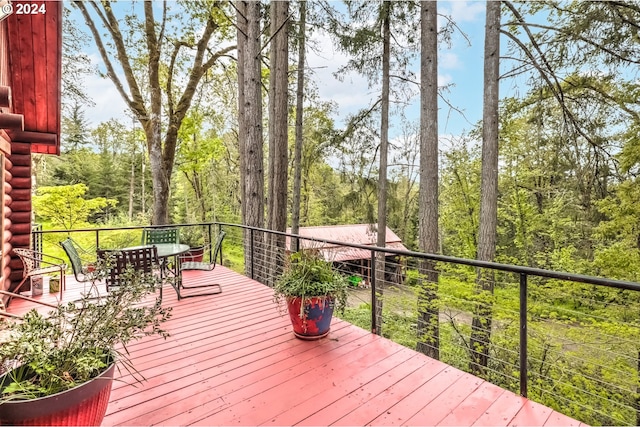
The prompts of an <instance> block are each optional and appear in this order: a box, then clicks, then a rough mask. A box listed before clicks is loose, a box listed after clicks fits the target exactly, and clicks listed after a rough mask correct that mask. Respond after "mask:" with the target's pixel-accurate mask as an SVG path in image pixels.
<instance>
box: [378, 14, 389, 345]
mask: <svg viewBox="0 0 640 427" xmlns="http://www.w3.org/2000/svg"><path fill="white" fill-rule="evenodd" d="M390 8H391V3H390V2H384V3H383V5H382V9H381V13H382V103H381V117H380V170H379V172H378V235H377V242H376V245H377V246H379V247H385V246H386V244H387V153H388V151H389V148H388V147H389V80H390V77H389V74H390V68H391V65H390V64H391V28H390V23H389V20H390V14H391V13H390ZM385 272H386V259H385V254H384V252H379V253H378V257H377V261H376V291H377V292H378V293H379V294H380V298H377V299H376V316H377V318H378V320H377V321H376V323H377V330H376V333H378V334H382V325H383V318H382V306H383V298H382V296H383V294H384V285H385Z"/></svg>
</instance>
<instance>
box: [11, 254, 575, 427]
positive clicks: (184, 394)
mask: <svg viewBox="0 0 640 427" xmlns="http://www.w3.org/2000/svg"><path fill="white" fill-rule="evenodd" d="M185 274H186V275H187V276H186V280H189V281H190V283H194V281H202V282H203V283H206V282H209V283H211V282H216V283H220V284H221V285H222V289H223V292H222V293H221V294H219V295H209V296H203V297H198V298H188V299H183V300H181V301H178V300H177V297H176V294H175V292H174V291H173V289H171V287H170V286H168V285H167V286H166V287H165V289H164V300H163V305H168V306H172V307H173V314H172V318H171V319H170V320H169V321H168V322H167V323H166V324H165V325H164V328H165V329H166V330H168V331H169V333H170V334H171V336H170V337H169V338H167V339H166V340H163V339H162V338H159V337H149V338H147V339H144V340H140V341H138V342H136V343H134V344H132V345H130V346H129V351H130V352H131V359H132V360H133V363H134V366H135V367H136V369H137V370H138V371H139V372H140V373H141V374H142V375H143V376H144V377H145V378H146V381H145V382H143V383H142V384H135V383H133V384H131V382H132V377H131V376H130V375H128V374H127V372H126V371H125V370H123V371H122V372H120V373H119V374H117V376H119V377H120V378H119V381H116V382H115V383H114V386H113V390H112V392H111V399H110V404H109V407H108V409H107V416H106V417H105V419H104V422H103V425H296V424H297V425H354V426H359V425H492V426H498V425H503V426H505V425H580V423H579V422H578V421H575V420H573V419H571V418H569V417H567V416H565V415H562V414H560V413H558V412H556V411H553V410H551V409H549V408H547V407H545V406H542V405H540V404H537V403H534V402H532V401H529V400H528V399H525V398H522V397H520V396H518V395H516V394H514V393H512V392H510V391H505V390H503V389H501V388H499V387H497V386H495V385H493V384H490V383H487V382H486V381H484V380H482V379H480V378H477V377H475V376H473V375H470V374H467V373H464V372H462V371H460V370H458V369H456V368H453V367H450V366H448V365H445V364H444V363H441V362H439V361H436V360H433V359H430V358H428V357H426V356H424V355H422V354H420V353H417V352H415V351H413V350H411V349H408V348H405V347H402V346H401V345H399V344H396V343H394V342H391V341H389V340H387V339H385V338H381V337H379V336H377V335H374V334H371V333H370V332H368V331H365V330H363V329H361V328H358V327H356V326H353V325H351V324H349V323H347V322H344V321H341V320H339V319H335V318H334V320H333V323H332V326H331V332H330V334H329V336H328V337H327V338H324V339H322V340H319V341H302V340H299V339H297V338H295V337H294V335H293V333H292V331H291V325H290V322H289V319H288V315H287V314H286V312H284V311H283V312H280V311H279V310H278V308H277V306H276V305H275V304H274V302H273V292H272V290H271V289H270V288H268V287H266V286H264V285H262V284H260V283H258V282H256V281H254V280H251V279H249V278H247V277H245V276H242V275H240V274H238V273H235V272H233V271H231V270H229V269H226V268H224V267H221V266H218V267H216V269H215V270H214V271H212V272H201V271H190V272H186V273H185ZM80 290H82V285H81V284H78V283H76V282H75V281H74V280H73V277H69V278H68V280H67V291H65V299H72V298H74V296H77V295H78V292H79V291H80ZM41 298H43V299H53V298H54V296H52V295H48V294H46V293H45V295H43V296H42V297H41ZM25 308H26V307H25V306H24V303H22V302H20V301H18V300H15V301H14V302H13V303H12V304H11V307H10V309H11V311H15V312H18V313H19V312H21V311H24V309H25Z"/></svg>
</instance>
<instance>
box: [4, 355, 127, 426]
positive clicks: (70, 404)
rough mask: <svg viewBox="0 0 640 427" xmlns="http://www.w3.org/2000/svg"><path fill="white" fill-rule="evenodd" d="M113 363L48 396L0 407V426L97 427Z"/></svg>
mask: <svg viewBox="0 0 640 427" xmlns="http://www.w3.org/2000/svg"><path fill="white" fill-rule="evenodd" d="M114 368H115V363H112V364H111V366H109V368H107V370H106V371H104V372H103V373H102V374H100V375H99V376H97V377H96V378H93V379H92V380H90V381H87V382H86V383H84V384H80V385H79V386H77V387H74V388H72V389H70V390H65V391H62V392H60V393H56V394H53V395H51V396H46V397H40V398H38V399H30V400H15V401H9V402H6V403H2V404H0V425H23V426H26V425H40V426H97V425H100V423H102V419H103V418H104V415H105V413H106V411H107V405H108V403H109V396H110V394H111V385H112V383H113V372H114Z"/></svg>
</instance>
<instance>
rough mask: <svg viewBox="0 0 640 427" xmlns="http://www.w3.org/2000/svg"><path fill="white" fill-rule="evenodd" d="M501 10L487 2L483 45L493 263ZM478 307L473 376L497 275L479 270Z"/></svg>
mask: <svg viewBox="0 0 640 427" xmlns="http://www.w3.org/2000/svg"><path fill="white" fill-rule="evenodd" d="M500 6H501V2H499V1H491V2H487V18H486V27H485V44H484V95H483V96H484V103H483V111H482V172H481V188H480V227H479V228H480V230H479V233H478V255H477V258H478V260H481V261H493V260H494V257H495V253H496V233H497V221H498V101H499V94H498V80H499V77H500ZM476 280H477V282H476V293H477V304H476V309H475V313H474V316H473V320H472V324H471V339H470V348H471V364H470V368H471V370H472V372H474V373H476V374H478V375H481V374H484V373H485V370H486V367H487V366H488V364H489V346H490V344H491V325H492V302H491V300H492V299H491V296H492V295H493V288H494V274H493V271H490V270H482V269H478V273H477V279H476Z"/></svg>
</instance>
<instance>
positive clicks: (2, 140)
mask: <svg viewBox="0 0 640 427" xmlns="http://www.w3.org/2000/svg"><path fill="white" fill-rule="evenodd" d="M9 81H10V76H9V52H8V42H7V23H6V21H2V22H0V88H8V86H9ZM8 95H9V96H8V99H7V97H5V96H2V97H0V98H1V99H0V114H2V113H9V112H11V111H10V110H11V105H10V104H11V97H10V92H9V94H8ZM10 147H11V139H10V138H9V135H7V133H6V132H5V131H4V130H0V167H1V168H0V195H1V196H2V203H1V205H0V206H1V207H2V212H1V213H0V251H1V255H0V289H3V290H6V289H8V288H9V286H10V285H11V282H10V280H9V279H8V278H9V276H10V275H11V267H10V266H9V264H10V260H11V251H12V249H13V248H12V246H11V231H9V227H10V226H11V219H10V216H11V208H10V206H9V205H10V203H11V198H10V197H9V195H10V194H11V184H10V183H9V182H8V180H7V178H8V177H10V173H9V172H7V168H8V166H9V165H10V164H11V162H10V161H9V155H10V154H11V153H10V150H11V148H10Z"/></svg>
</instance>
